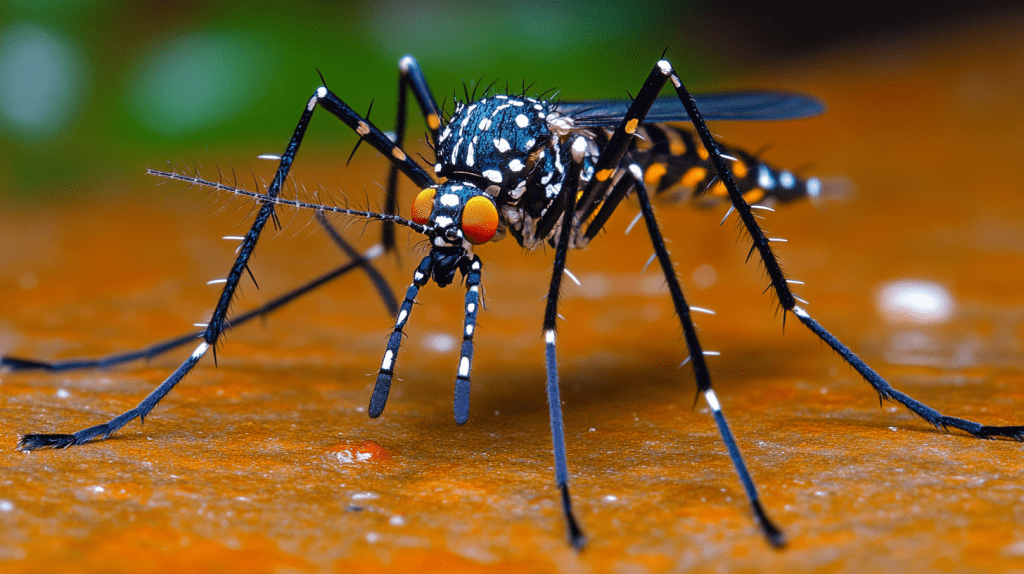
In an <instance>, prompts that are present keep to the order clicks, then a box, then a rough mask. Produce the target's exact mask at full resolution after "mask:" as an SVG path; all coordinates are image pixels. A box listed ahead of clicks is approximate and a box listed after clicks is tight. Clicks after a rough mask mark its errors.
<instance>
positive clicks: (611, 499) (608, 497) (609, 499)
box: [604, 494, 619, 502]
mask: <svg viewBox="0 0 1024 574" xmlns="http://www.w3.org/2000/svg"><path fill="white" fill-rule="evenodd" d="M604 499H605V501H606V502H615V501H616V500H618V499H619V497H618V496H615V495H614V494H608V495H606V496H605V497H604Z"/></svg>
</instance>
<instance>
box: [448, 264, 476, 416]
mask: <svg viewBox="0 0 1024 574" xmlns="http://www.w3.org/2000/svg"><path fill="white" fill-rule="evenodd" d="M479 311H480V258H479V257H477V256H475V255H474V256H473V260H472V261H471V262H470V264H469V273H467V274H466V320H465V324H464V326H463V329H462V358H461V359H459V374H458V375H456V377H455V402H454V409H455V422H456V424H459V425H464V424H466V421H467V420H469V372H470V370H471V369H472V368H473V331H475V330H476V314H477V313H478V312H479Z"/></svg>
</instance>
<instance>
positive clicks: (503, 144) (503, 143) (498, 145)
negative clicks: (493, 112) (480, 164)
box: [494, 138, 512, 153]
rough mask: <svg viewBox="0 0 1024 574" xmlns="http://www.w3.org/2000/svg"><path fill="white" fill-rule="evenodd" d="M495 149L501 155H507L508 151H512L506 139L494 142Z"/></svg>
mask: <svg viewBox="0 0 1024 574" xmlns="http://www.w3.org/2000/svg"><path fill="white" fill-rule="evenodd" d="M494 147H495V149H497V150H498V152H499V153H505V152H507V151H508V150H510V149H512V146H510V145H508V140H506V139H505V138H498V139H496V140H494Z"/></svg>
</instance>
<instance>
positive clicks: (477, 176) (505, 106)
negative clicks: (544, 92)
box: [434, 95, 562, 197]
mask: <svg viewBox="0 0 1024 574" xmlns="http://www.w3.org/2000/svg"><path fill="white" fill-rule="evenodd" d="M553 111H554V104H553V103H551V102H549V101H545V100H538V99H535V98H527V97H520V96H507V95H495V96H490V97H486V98H483V99H481V100H477V101H476V102H473V103H470V104H466V103H462V102H458V103H456V105H455V111H454V112H453V113H452V116H451V118H450V119H449V120H448V123H447V124H446V125H445V126H444V127H443V128H442V129H441V132H440V134H439V135H438V139H437V150H436V151H437V163H436V164H435V165H434V172H435V173H436V174H437V175H438V176H440V177H444V178H447V179H449V180H459V179H473V180H478V181H477V183H478V185H480V186H481V187H482V188H483V189H488V188H491V189H488V192H489V193H490V195H492V196H495V197H497V196H498V195H499V194H500V193H502V192H504V193H507V194H511V195H512V196H513V197H518V195H520V194H521V193H522V190H523V189H524V187H525V185H526V181H527V178H528V177H529V176H530V174H531V173H533V172H534V170H535V169H536V168H539V169H541V170H542V171H543V172H548V173H553V172H556V171H561V165H562V162H561V161H560V160H561V158H559V157H558V154H557V153H553V152H552V150H553V149H556V148H555V147H554V146H555V145H556V144H557V142H558V137H557V135H555V134H553V133H552V131H551V129H550V127H549V125H548V116H549V115H550V114H552V113H553ZM517 190H518V193H516V191H517Z"/></svg>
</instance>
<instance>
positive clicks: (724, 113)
mask: <svg viewBox="0 0 1024 574" xmlns="http://www.w3.org/2000/svg"><path fill="white" fill-rule="evenodd" d="M694 98H695V99H696V100H697V109H699V110H700V113H701V115H703V116H704V119H706V120H736V121H780V120H797V119H802V118H809V117H813V116H817V115H820V114H822V113H823V112H824V111H825V104H824V102H822V101H821V100H819V99H817V98H815V97H813V96H808V95H805V94H796V93H792V92H767V91H764V92H756V91H753V92H722V93H718V94H699V95H696V96H694ZM627 108H629V102H628V101H624V100H592V101H585V102H560V103H559V104H558V111H559V113H561V114H562V115H564V116H568V117H571V118H572V119H573V120H574V122H575V124H576V125H577V126H578V127H594V128H596V127H603V128H614V127H615V126H617V125H618V124H619V122H620V121H622V117H623V116H624V115H625V114H626V109H627ZM688 121H690V116H689V114H687V113H686V110H685V109H684V108H683V104H682V102H680V101H679V98H677V97H675V96H668V97H664V98H658V99H657V100H655V101H654V105H653V106H651V111H650V112H648V113H647V119H645V120H644V123H649V124H655V123H661V122H688Z"/></svg>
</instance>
